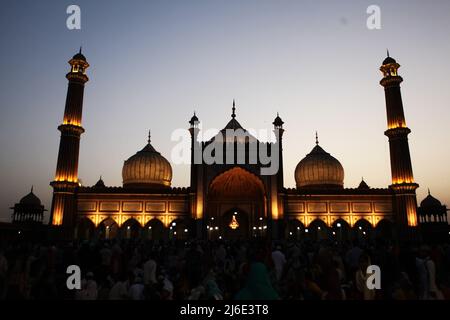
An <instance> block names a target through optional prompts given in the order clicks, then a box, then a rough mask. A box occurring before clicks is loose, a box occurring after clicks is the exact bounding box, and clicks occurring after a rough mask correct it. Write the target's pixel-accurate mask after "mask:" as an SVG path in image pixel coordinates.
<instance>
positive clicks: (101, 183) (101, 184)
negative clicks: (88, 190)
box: [94, 176, 106, 188]
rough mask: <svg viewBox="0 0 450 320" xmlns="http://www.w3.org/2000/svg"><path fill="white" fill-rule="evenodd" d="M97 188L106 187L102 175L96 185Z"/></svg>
mask: <svg viewBox="0 0 450 320" xmlns="http://www.w3.org/2000/svg"><path fill="white" fill-rule="evenodd" d="M94 187H95V188H105V187H106V185H105V182H104V181H103V179H102V177H101V176H100V179H99V180H98V181H97V183H96V184H95V185H94Z"/></svg>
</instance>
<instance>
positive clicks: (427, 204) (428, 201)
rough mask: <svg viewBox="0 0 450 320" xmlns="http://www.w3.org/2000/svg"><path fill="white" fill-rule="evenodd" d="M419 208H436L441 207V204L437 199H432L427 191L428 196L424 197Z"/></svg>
mask: <svg viewBox="0 0 450 320" xmlns="http://www.w3.org/2000/svg"><path fill="white" fill-rule="evenodd" d="M420 206H421V207H422V208H436V207H441V206H442V203H441V202H440V201H439V200H438V199H436V198H435V197H433V196H432V195H431V194H430V192H429V191H428V195H427V196H426V198H425V199H423V200H422V202H421V203H420Z"/></svg>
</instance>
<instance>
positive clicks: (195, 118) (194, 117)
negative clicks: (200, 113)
mask: <svg viewBox="0 0 450 320" xmlns="http://www.w3.org/2000/svg"><path fill="white" fill-rule="evenodd" d="M196 123H198V118H197V116H196V115H195V112H194V115H193V116H192V118H191V120H190V121H189V124H190V125H192V126H193V125H194V124H196Z"/></svg>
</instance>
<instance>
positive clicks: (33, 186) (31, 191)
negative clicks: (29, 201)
mask: <svg viewBox="0 0 450 320" xmlns="http://www.w3.org/2000/svg"><path fill="white" fill-rule="evenodd" d="M33 188H34V186H33V185H31V193H33Z"/></svg>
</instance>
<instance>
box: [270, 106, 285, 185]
mask: <svg viewBox="0 0 450 320" xmlns="http://www.w3.org/2000/svg"><path fill="white" fill-rule="evenodd" d="M272 124H273V132H274V133H275V137H276V139H277V141H276V143H278V174H277V175H278V189H279V190H281V189H283V187H284V177H283V133H284V129H283V124H284V121H283V120H282V119H281V118H280V115H279V114H278V112H277V117H276V118H275V120H274V121H273V122H272Z"/></svg>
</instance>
